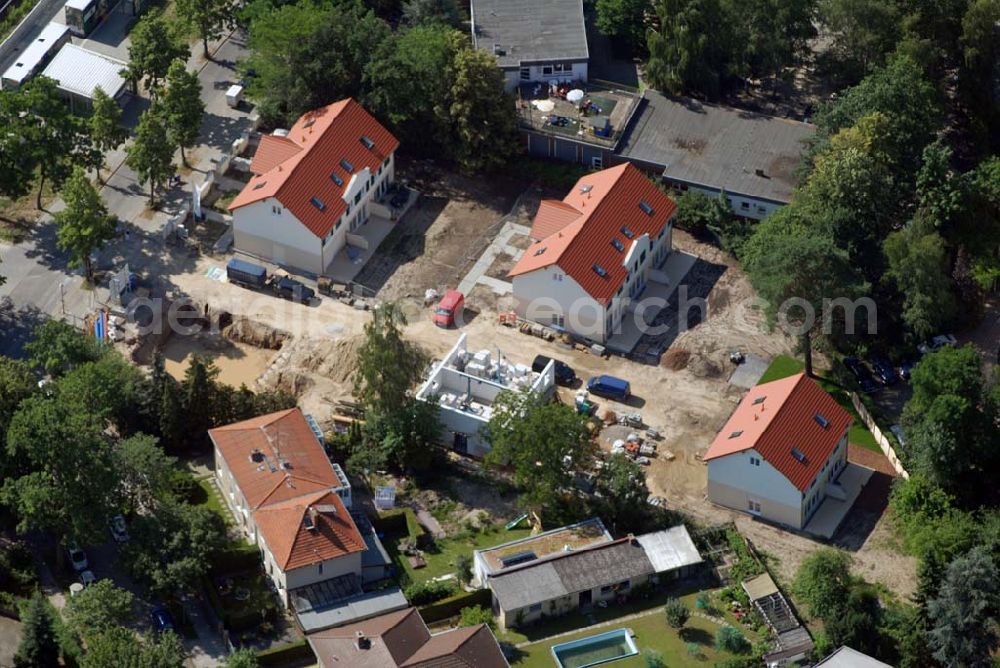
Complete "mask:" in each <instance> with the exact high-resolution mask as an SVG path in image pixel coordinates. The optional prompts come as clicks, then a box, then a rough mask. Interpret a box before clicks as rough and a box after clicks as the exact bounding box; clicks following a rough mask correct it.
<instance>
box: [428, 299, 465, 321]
mask: <svg viewBox="0 0 1000 668" xmlns="http://www.w3.org/2000/svg"><path fill="white" fill-rule="evenodd" d="M464 310H465V295H464V294H462V293H461V292H459V291H458V290H448V291H447V292H446V293H444V296H443V297H441V301H439V302H438V304H437V306H435V307H434V316H433V319H434V324H435V325H437V326H438V327H444V328H446V329H447V328H448V327H454V326H455V323H456V319H455V318H456V316H458V317H459V318H461V315H462V312H463V311H464Z"/></svg>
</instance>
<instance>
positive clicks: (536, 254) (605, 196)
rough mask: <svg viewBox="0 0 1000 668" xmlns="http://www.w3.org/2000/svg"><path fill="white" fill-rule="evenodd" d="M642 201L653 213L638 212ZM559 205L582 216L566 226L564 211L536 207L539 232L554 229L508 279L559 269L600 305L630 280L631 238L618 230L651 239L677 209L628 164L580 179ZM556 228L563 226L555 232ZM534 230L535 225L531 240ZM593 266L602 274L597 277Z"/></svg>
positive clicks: (536, 244)
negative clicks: (616, 243) (627, 264)
mask: <svg viewBox="0 0 1000 668" xmlns="http://www.w3.org/2000/svg"><path fill="white" fill-rule="evenodd" d="M643 201H645V202H646V203H647V204H649V205H650V206H651V207H652V210H653V215H648V214H646V213H645V212H644V211H643V210H642V209H641V208H640V206H639V204H640V202H643ZM562 202H563V204H565V205H566V206H567V207H569V208H570V209H574V210H576V211H579V212H580V214H581V215H580V216H579V217H577V218H575V219H574V220H572V221H571V222H566V219H567V218H568V214H569V211H568V210H566V209H563V212H562V213H561V214H559V215H556V214H555V208H554V207H550V206H546V207H545V210H544V211H543V212H542V207H539V211H540V212H542V213H543V219H542V221H541V224H540V225H539V226H538V231H539V232H542V231H544V230H548V229H550V228H555V231H554V232H552V233H550V234H549V236H547V237H545V238H544V239H542V240H541V241H539V242H537V243H535V244H532V245H531V246H529V247H528V248H527V250H525V251H524V255H522V256H521V259H520V260H518V262H517V264H515V265H514V268H513V269H512V270H511V271H510V274H509V276H512V277H513V276H518V275H520V274H526V273H529V272H532V271H536V270H538V269H544V268H546V267H551V266H552V265H558V266H559V268H560V269H562V270H563V271H565V272H566V273H567V274H569V275H570V276H572V277H573V279H574V280H575V281H576V282H577V283H579V284H580V287H582V288H583V289H584V290H585V291H586V292H587V293H588V294H589V295H590V296H591V297H593V298H594V299H596V300H597V301H599V302H601V303H607V302H608V301H610V300H611V298H612V297H614V295H615V293H616V292H617V291H618V288H619V287H621V285H622V283H624V282H625V280H626V278H627V277H628V271H627V270H626V269H625V267H624V265H623V263H624V261H625V257H626V256H627V254H628V250H629V247H630V245H631V242H632V239H629V238H628V237H627V236H626V235H625V233H624V232H623V231H622V229H623V228H626V229H628V230H629V231H631V232H632V236H633V238H639V237H641V236H642V235H643V234H648V235H649V236H650V238H651V239H655V238H656V237H657V235H659V233H660V231H661V230H662V229H663V228H664V227H665V226H666V225H667V223H668V222H669V221H670V219H671V218H672V217H673V215H674V212H675V211H676V210H677V205H676V204H675V203H674V201H673V200H672V199H670V198H669V197H667V195H665V194H664V193H663V191H661V190H660V189H659V188H657V187H656V186H655V185H654V184H653V183H652V182H651V181H650V180H649V179H648V178H646V176H645V175H644V174H643V173H642V172H640V171H639V170H638V169H637V168H636V167H634V166H633V165H632V164H631V163H624V164H621V165H618V166H617V167H611V168H609V169H605V170H602V171H600V172H595V173H593V174H588V175H587V176H584V177H583V178H581V179H580V180H579V181H577V182H576V185H575V186H573V189H572V190H570V192H569V193H568V194H567V195H566V197H564V198H563V200H562ZM536 219H537V217H536ZM559 224H563V226H562V227H561V228H557V227H556V226H557V225H559ZM534 232H535V227H534V226H533V227H532V236H534ZM612 239H618V240H619V241H620V242H621V243H622V245H623V246H624V249H625V250H624V251H619V250H617V249H616V248H615V247H614V246H613V245H612ZM595 265H599V266H600V267H602V268H603V269H604V271H605V274H606V275H605V276H600V275H598V273H597V272H596V271H595V270H594V266H595Z"/></svg>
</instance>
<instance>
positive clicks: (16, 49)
mask: <svg viewBox="0 0 1000 668" xmlns="http://www.w3.org/2000/svg"><path fill="white" fill-rule="evenodd" d="M24 1H25V2H32V1H33V0H24ZM65 4H66V0H39V1H38V3H37V4H36V6H35V9H33V10H31V12H29V14H28V16H26V17H25V19H24V20H23V21H22V22H21V23H20V24H18V26H17V27H16V28H14V32H12V33H11V34H10V37H9V38H8V39H7V40H6V41H4V43H3V45H2V46H0V74H2V73H3V72H6V71H7V68H8V67H10V66H11V65H13V64H14V60H15V59H16V58H17V56H18V54H20V53H21V52H22V51H24V49H25V48H26V47H27V46H28V45H29V44H31V43H32V42H33V41H35V38H37V37H38V33H40V32H41V31H42V28H44V27H45V26H47V25H48V24H49V22H50V21H51V20H52V19H54V18H56V17H57V16H58V17H59V23H63V22H64V21H63V20H62V8H63V5H65Z"/></svg>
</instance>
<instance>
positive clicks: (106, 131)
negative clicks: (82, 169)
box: [87, 86, 128, 183]
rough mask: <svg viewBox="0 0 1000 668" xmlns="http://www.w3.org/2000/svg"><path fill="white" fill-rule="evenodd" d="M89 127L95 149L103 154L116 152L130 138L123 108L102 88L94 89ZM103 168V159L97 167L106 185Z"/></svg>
mask: <svg viewBox="0 0 1000 668" xmlns="http://www.w3.org/2000/svg"><path fill="white" fill-rule="evenodd" d="M87 126H88V130H89V132H90V139H91V141H93V142H94V148H96V149H97V150H98V151H100V152H101V153H102V154H104V153H108V152H109V151H114V150H115V149H116V148H118V147H119V146H121V145H122V144H123V143H125V138H126V137H127V136H128V132H127V131H126V130H125V128H124V127H122V108H121V107H119V106H118V103H117V102H115V101H114V100H113V99H111V96H110V95H108V94H107V93H105V92H104V89H102V88H101V87H100V86H97V87H96V88H94V99H93V111H92V112H91V115H90V119H88V121H87ZM102 167H104V161H103V158H102V161H101V164H99V165H98V166H97V179H98V180H99V181H100V182H101V183H104V180H103V178H101V168H102Z"/></svg>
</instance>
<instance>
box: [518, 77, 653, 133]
mask: <svg viewBox="0 0 1000 668" xmlns="http://www.w3.org/2000/svg"><path fill="white" fill-rule="evenodd" d="M571 86H572V88H573V89H579V90H582V91H583V92H584V97H583V99H582V100H580V101H579V102H570V101H569V100H567V99H566V92H567V91H568V90H570V85H567V84H561V85H559V86H550V85H549V84H546V83H544V82H527V83H523V84H521V86H520V87H519V89H518V90H519V94H520V99H519V100H518V102H517V109H518V118H519V121H520V123H521V124H522V125H524V126H527V127H529V128H531V129H534V130H543V131H546V132H552V133H555V134H560V135H566V136H569V137H574V138H577V139H584V140H586V141H588V142H593V143H597V144H604V145H607V146H609V147H610V146H613V145H614V143H615V141H616V140H617V138H618V136H620V134H621V132H622V130H624V128H625V125H626V123H627V122H628V119H629V117H630V116H631V114H632V111H633V110H634V109H635V107H636V105H637V104H638V99H639V98H638V97H636V96H635V95H633V94H632V93H629V92H627V91H624V90H612V89H603V88H601V87H598V86H592V85H588V84H585V83H582V82H576V83H574V84H572V85H571Z"/></svg>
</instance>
